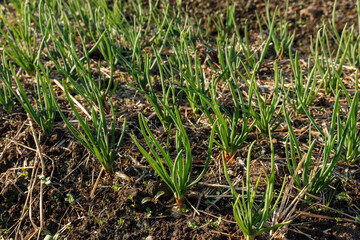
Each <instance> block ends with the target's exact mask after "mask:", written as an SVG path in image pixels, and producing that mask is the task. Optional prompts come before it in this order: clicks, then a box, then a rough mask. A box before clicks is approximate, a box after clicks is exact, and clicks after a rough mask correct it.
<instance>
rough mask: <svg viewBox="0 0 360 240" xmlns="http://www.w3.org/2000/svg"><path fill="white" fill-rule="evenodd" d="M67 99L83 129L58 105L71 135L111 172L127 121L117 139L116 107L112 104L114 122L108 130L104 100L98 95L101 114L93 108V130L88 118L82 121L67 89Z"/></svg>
mask: <svg viewBox="0 0 360 240" xmlns="http://www.w3.org/2000/svg"><path fill="white" fill-rule="evenodd" d="M65 94H66V97H67V99H68V101H69V103H70V106H71V109H72V110H73V112H74V114H75V116H76V119H77V120H78V121H79V124H80V126H81V128H82V131H80V130H79V129H78V128H77V127H76V126H75V125H74V124H72V123H71V122H70V121H69V120H68V119H67V117H66V116H65V115H64V113H63V112H62V111H61V109H60V106H59V105H58V104H57V108H58V110H59V113H60V115H61V117H62V119H63V120H64V122H65V123H66V125H67V127H68V128H69V130H70V131H71V133H72V134H73V135H74V136H75V138H76V139H77V140H78V141H79V142H80V143H81V144H82V145H83V146H84V147H85V148H86V149H87V150H88V151H89V152H91V153H92V154H93V156H95V157H96V158H97V159H98V160H99V162H100V163H101V165H102V166H103V168H104V169H105V170H106V171H110V170H111V169H112V167H113V164H114V161H115V158H116V156H117V154H118V151H119V149H120V146H121V142H122V140H123V138H124V134H125V128H126V119H125V120H124V123H123V126H122V132H121V135H120V137H118V140H116V139H117V136H116V135H117V134H116V126H117V123H116V115H115V111H114V107H113V106H112V104H111V114H112V118H113V120H112V122H111V125H110V129H109V128H108V124H107V120H106V114H105V110H104V106H103V100H102V99H101V97H100V96H99V95H97V107H98V109H99V113H97V112H96V111H95V109H94V108H92V111H91V118H92V119H91V120H92V123H93V129H92V127H91V126H90V123H89V120H88V119H87V118H86V119H85V120H83V119H82V117H81V116H80V113H79V112H78V111H77V109H76V107H75V105H74V103H73V101H72V100H71V98H70V94H69V92H68V89H67V88H65Z"/></svg>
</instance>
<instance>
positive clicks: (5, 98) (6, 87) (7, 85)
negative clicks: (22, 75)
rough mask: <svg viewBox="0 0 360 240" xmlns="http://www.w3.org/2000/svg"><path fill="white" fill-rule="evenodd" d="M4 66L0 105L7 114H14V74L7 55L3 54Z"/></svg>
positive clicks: (0, 70)
mask: <svg viewBox="0 0 360 240" xmlns="http://www.w3.org/2000/svg"><path fill="white" fill-rule="evenodd" d="M1 60H2V65H0V83H2V84H1V85H0V104H1V105H2V106H3V110H4V111H5V112H6V113H12V111H13V108H14V99H13V91H12V88H11V86H12V81H11V78H12V73H11V71H10V69H9V68H8V65H7V62H6V57H5V54H3V56H2V58H1Z"/></svg>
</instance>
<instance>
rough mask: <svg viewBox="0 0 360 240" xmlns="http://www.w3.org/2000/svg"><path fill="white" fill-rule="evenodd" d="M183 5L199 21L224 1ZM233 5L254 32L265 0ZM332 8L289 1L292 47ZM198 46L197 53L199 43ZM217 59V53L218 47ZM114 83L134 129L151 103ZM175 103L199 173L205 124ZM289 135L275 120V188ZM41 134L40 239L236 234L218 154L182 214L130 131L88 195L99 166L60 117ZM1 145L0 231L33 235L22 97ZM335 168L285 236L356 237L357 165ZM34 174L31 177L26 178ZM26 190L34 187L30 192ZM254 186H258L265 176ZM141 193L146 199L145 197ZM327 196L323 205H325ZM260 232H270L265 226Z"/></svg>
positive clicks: (349, 11)
mask: <svg viewBox="0 0 360 240" xmlns="http://www.w3.org/2000/svg"><path fill="white" fill-rule="evenodd" d="M174 5H175V3H174ZM276 5H279V6H280V9H282V11H283V9H285V3H284V1H271V3H270V7H271V9H274V8H275V6H276ZM182 6H183V7H184V8H186V7H187V8H188V10H189V11H190V13H191V15H193V16H196V17H197V18H198V19H201V20H203V23H204V27H205V25H206V24H205V22H206V21H207V19H208V17H211V18H216V17H221V16H224V14H225V13H226V1H215V0H214V1H213V0H206V1H198V0H191V1H190V0H183V1H182ZM236 6H237V13H236V18H237V20H238V21H239V22H240V23H244V21H245V19H248V25H249V31H250V32H249V35H250V38H254V39H256V38H257V37H258V32H259V29H258V25H257V23H256V15H255V12H256V11H257V12H258V14H259V16H260V17H262V16H265V2H264V1H257V0H256V1H236ZM332 10H333V2H331V1H325V0H324V1H294V2H292V1H291V3H290V6H289V19H290V23H292V24H293V25H291V26H290V27H291V28H294V26H295V24H296V37H295V42H294V49H295V50H297V51H299V53H300V55H301V56H302V57H307V56H308V54H309V53H310V38H311V36H312V37H314V36H315V35H316V33H317V31H318V29H319V28H320V27H321V22H322V21H325V22H327V21H328V20H329V19H330V18H331V13H332ZM336 11H337V14H336V21H337V23H338V27H339V29H341V28H342V27H343V26H344V25H345V24H347V25H351V24H356V23H357V14H356V5H355V4H354V2H353V1H351V0H349V1H346V0H345V1H341V0H340V1H338V3H337V7H336ZM209 34H210V35H215V34H216V29H215V27H214V26H212V27H210V31H209ZM198 50H199V53H200V54H201V51H202V50H201V49H198ZM214 58H215V59H214V61H216V54H215V57H214ZM276 58H277V56H268V59H266V60H265V62H264V64H263V66H262V69H261V71H260V73H259V75H260V79H261V82H262V83H263V85H264V86H266V85H267V81H268V80H267V76H269V75H270V74H271V73H272V66H273V64H272V63H273V60H274V59H276ZM288 64H289V62H288V61H287V60H286V59H285V58H283V59H282V60H280V61H279V66H280V67H281V68H283V70H284V74H286V69H287V68H288ZM344 74H346V72H345V73H344ZM351 74H352V73H350V72H349V75H351ZM120 85H121V86H123V87H122V89H121V90H119V91H118V92H117V93H116V94H115V96H114V97H113V101H114V106H115V107H116V111H117V112H118V113H121V115H122V116H126V117H127V119H128V121H129V123H130V124H129V126H128V128H127V131H128V132H129V133H130V132H131V131H133V132H134V134H135V135H137V136H138V137H139V138H140V137H141V134H140V133H139V131H138V130H137V126H138V125H137V121H138V116H137V114H138V113H139V112H142V113H143V114H144V115H145V116H151V115H152V113H153V112H152V110H151V109H152V108H151V105H150V104H149V103H148V102H147V101H146V99H144V98H143V97H141V96H140V95H139V93H136V91H135V90H133V89H132V88H131V87H130V86H128V85H127V83H126V82H125V81H122V82H121V83H120ZM55 91H56V93H57V94H58V96H59V97H60V104H61V105H62V107H64V108H66V105H67V103H66V101H65V99H66V98H65V95H64V93H63V92H62V91H61V90H60V89H57V88H55ZM227 97H230V94H229V93H225V94H224V99H223V100H222V101H223V103H224V105H226V101H227V99H226V98H227ZM61 99H62V100H63V101H61ZM333 102H334V99H333V98H332V97H329V96H326V95H325V94H322V93H320V94H319V97H318V98H317V99H316V101H315V102H314V104H313V106H312V107H311V112H312V113H313V114H314V115H315V116H316V118H317V120H318V119H324V122H325V123H326V121H328V119H329V116H331V109H332V105H333ZM67 107H68V106H67ZM180 110H181V114H182V116H183V118H184V119H183V120H184V124H185V125H186V130H187V132H188V134H189V137H190V141H191V143H192V149H193V154H194V159H198V162H199V164H198V165H197V162H196V161H195V163H194V166H195V169H194V171H193V173H194V175H196V174H198V173H199V172H200V171H201V166H200V167H199V165H200V163H202V162H203V161H202V160H203V159H205V158H206V151H207V145H206V144H207V142H206V140H207V137H208V136H209V133H210V125H209V124H202V125H201V124H199V122H201V119H198V117H196V116H194V115H193V114H192V113H191V111H190V110H189V109H188V108H186V107H184V108H183V109H180ZM119 122H122V119H119ZM149 125H150V126H151V129H152V130H153V131H154V133H155V134H157V136H160V137H159V138H160V139H161V140H163V141H166V131H165V133H164V131H163V130H162V128H161V123H160V122H159V120H158V119H156V117H153V118H151V120H150V122H149ZM293 125H294V128H296V129H297V130H298V131H299V132H301V131H302V129H304V128H306V126H307V125H308V121H307V120H306V117H303V116H297V117H296V118H294V119H293ZM34 128H35V132H39V131H37V129H36V126H34ZM256 131H257V130H255V128H254V130H253V132H252V133H251V134H250V136H249V139H248V141H247V142H252V141H253V140H258V141H257V143H256V144H255V147H254V149H253V153H252V158H251V159H253V161H252V163H251V176H252V183H255V182H256V180H257V178H258V177H259V176H260V175H261V174H262V175H264V174H263V172H264V171H265V172H269V166H270V147H269V146H270V145H269V142H268V140H267V139H261V138H260V139H259V137H258V136H259V134H258V133H257V132H256ZM286 136H287V128H286V125H284V126H282V125H281V126H280V127H279V129H278V130H277V131H276V132H275V133H274V143H275V149H276V179H277V180H276V181H277V182H276V188H280V187H281V183H282V181H283V179H284V176H285V175H288V174H289V173H288V171H287V167H286V160H285V152H284V145H283V143H284V140H285V138H286ZM36 137H37V135H36ZM307 140H308V139H307V137H306V136H304V139H301V138H300V141H303V142H304V143H306V142H307ZM39 142H40V143H41V144H40V150H41V153H42V156H43V159H44V161H45V163H46V164H45V165H46V169H44V175H45V176H50V179H51V182H50V183H49V184H48V185H46V186H45V187H44V192H43V193H42V195H43V199H42V200H41V201H43V207H44V219H45V222H44V226H43V227H44V231H43V232H42V233H41V235H40V239H43V238H45V235H46V233H47V234H51V235H55V234H56V233H58V234H59V239H147V240H150V239H174V240H175V239H243V236H242V233H241V231H240V230H239V228H238V226H237V224H236V222H235V219H234V217H233V215H232V207H231V202H232V201H233V199H232V198H230V196H229V195H230V192H229V191H228V188H226V185H227V182H226V180H225V178H224V176H223V173H222V170H221V161H213V162H212V163H211V166H210V169H209V171H208V172H209V174H206V175H205V177H204V178H203V180H202V181H201V182H200V183H199V184H198V185H197V186H196V187H194V188H193V189H191V191H190V193H189V195H188V197H187V200H188V202H187V203H186V206H187V208H188V211H187V212H184V213H179V212H177V211H175V210H173V204H174V199H172V194H171V193H169V190H168V189H167V188H166V186H164V185H163V184H162V183H161V182H160V180H159V178H158V177H156V175H155V173H154V171H153V170H152V169H151V167H150V166H149V164H148V163H147V162H146V160H144V159H143V158H142V157H141V155H140V152H139V151H138V149H137V148H136V146H135V144H134V143H133V141H132V140H131V138H130V137H129V135H126V136H125V139H124V141H123V144H122V147H121V149H120V154H119V155H120V157H119V158H118V159H117V160H116V162H115V164H114V171H113V172H110V173H103V177H102V178H101V180H100V183H99V185H98V187H97V190H96V192H95V197H94V198H93V199H92V198H91V197H90V192H91V190H92V187H93V186H94V183H95V181H96V179H97V177H98V174H99V172H100V169H101V165H100V163H99V162H97V161H96V160H95V159H94V158H93V157H92V156H91V155H90V154H89V153H88V152H87V151H86V149H85V148H84V147H82V146H81V145H80V143H78V142H77V141H76V140H75V138H74V137H72V136H71V134H70V132H69V131H67V130H66V128H64V125H63V122H62V119H61V117H60V116H57V118H56V120H55V129H54V132H53V133H52V134H51V136H45V135H42V136H40V138H39ZM0 150H1V151H0V230H1V231H3V232H0V238H1V236H2V237H3V238H5V239H7V238H9V239H10V238H11V237H13V236H14V235H15V233H16V234H17V236H18V239H30V238H32V239H35V238H36V236H38V232H37V230H36V229H37V228H36V226H40V222H39V205H40V198H39V189H40V184H39V181H36V179H34V176H37V175H38V171H40V170H39V168H37V167H36V166H37V165H36V164H39V163H38V162H39V161H40V160H39V158H38V157H36V156H37V155H36V151H37V146H36V143H35V140H34V133H33V131H32V129H31V126H30V123H29V119H28V117H27V115H26V112H24V111H23V110H22V108H21V106H20V105H19V104H18V105H17V106H16V110H15V112H14V113H13V114H11V115H5V114H3V115H2V116H1V119H0ZM247 150H248V147H244V148H243V149H242V150H241V151H240V152H239V153H238V154H237V155H236V159H235V161H234V164H233V165H232V166H230V169H229V172H230V174H231V176H232V177H234V178H235V177H236V176H245V164H244V163H245V161H246V154H247ZM318 150H319V151H320V149H318ZM217 151H218V150H216V149H214V151H213V153H212V156H213V158H214V159H218V157H219V152H217ZM337 174H338V175H339V176H346V177H347V178H348V179H349V180H348V181H346V182H344V181H340V180H336V181H335V182H334V183H333V184H332V187H333V188H332V189H331V191H333V194H330V197H329V194H328V195H326V197H325V196H324V198H322V199H320V200H319V203H318V205H316V204H314V205H311V206H310V205H309V204H306V203H301V204H299V205H298V207H297V214H298V215H297V217H296V218H295V219H294V220H293V222H292V223H291V224H290V225H289V226H287V227H286V228H284V229H282V232H281V233H280V236H281V237H283V239H360V227H359V225H357V224H355V223H354V221H352V220H351V219H350V220H349V218H348V217H347V215H346V214H348V215H351V216H354V212H353V211H352V209H351V207H350V206H360V194H359V191H360V172H359V168H358V166H353V167H349V166H347V165H345V164H343V165H341V164H340V165H339V167H338V168H337ZM261 182H263V181H261ZM33 183H35V185H34V186H31V187H30V185H31V184H33ZM29 189H31V191H32V192H31V194H28V191H29ZM259 189H260V190H261V189H264V184H263V183H262V185H261V184H260V186H259ZM159 191H164V192H165V194H164V195H162V196H161V197H160V198H159V199H156V198H155V196H156V194H157V193H158V192H159ZM340 193H345V197H344V198H339V197H337V196H343V195H341V194H340ZM29 196H30V197H29ZM329 198H330V199H329ZM144 199H147V200H148V201H146V202H145V201H144ZM327 200H329V206H328V208H324V207H323V206H324V205H326V204H327ZM301 213H304V214H301ZM5 230H6V231H5ZM258 239H267V235H264V236H260V237H258Z"/></svg>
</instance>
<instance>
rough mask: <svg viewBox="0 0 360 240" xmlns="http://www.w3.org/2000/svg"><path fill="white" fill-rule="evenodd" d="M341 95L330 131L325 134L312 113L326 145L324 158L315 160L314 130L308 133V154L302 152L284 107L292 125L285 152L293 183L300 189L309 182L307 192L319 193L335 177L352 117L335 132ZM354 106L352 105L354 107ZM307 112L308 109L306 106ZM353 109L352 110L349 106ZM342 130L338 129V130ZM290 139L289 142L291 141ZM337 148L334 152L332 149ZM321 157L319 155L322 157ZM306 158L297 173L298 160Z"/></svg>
mask: <svg viewBox="0 0 360 240" xmlns="http://www.w3.org/2000/svg"><path fill="white" fill-rule="evenodd" d="M339 96H340V93H338V94H337V96H336V101H335V105H334V110H333V116H332V120H331V125H330V131H329V133H328V134H325V133H324V131H323V130H322V129H321V128H320V127H319V126H318V125H317V124H316V123H315V121H314V120H313V119H312V117H311V116H310V115H308V116H309V118H310V121H311V122H312V123H313V125H314V126H315V128H316V129H317V130H318V131H319V132H320V134H321V135H322V137H323V138H324V139H325V146H324V149H323V152H322V154H321V158H322V160H321V161H319V162H313V155H312V154H313V150H314V146H315V140H313V141H311V133H309V137H310V139H309V145H310V146H309V148H308V151H307V153H306V154H303V153H302V152H301V150H300V147H299V143H298V140H297V138H296V136H295V132H294V130H293V128H292V126H291V119H290V116H289V114H288V113H287V112H286V109H285V108H284V114H285V118H286V121H287V123H288V128H289V137H288V139H287V140H286V144H285V153H286V159H287V165H288V169H289V171H290V174H291V175H294V176H295V179H294V183H295V186H296V187H297V188H299V189H303V188H304V187H306V186H308V189H307V193H309V194H312V195H317V194H319V193H320V192H321V191H323V190H324V189H326V188H327V187H328V186H329V184H330V183H331V182H332V181H333V179H334V177H335V176H334V174H333V173H334V170H335V167H336V166H337V164H338V162H339V158H340V157H341V153H342V150H343V146H344V143H345V139H346V137H347V133H348V131H349V126H350V123H351V120H350V119H348V120H347V121H346V124H345V125H344V126H343V128H341V130H342V131H341V135H339V136H338V137H337V136H336V134H335V124H336V121H337V120H338V114H339ZM353 107H354V106H352V108H353ZM304 110H305V112H306V113H307V114H308V111H307V110H306V109H304ZM350 111H351V110H350ZM338 134H339V133H338ZM289 139H290V144H289ZM336 140H338V143H337V145H335V143H336ZM288 145H290V153H289V150H288ZM333 152H334V153H333ZM319 159H320V157H319ZM300 161H304V162H303V164H302V171H301V172H300V171H299V172H297V173H295V172H294V171H295V169H297V167H298V165H299V162H300Z"/></svg>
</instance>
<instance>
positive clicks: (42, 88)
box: [5, 61, 56, 135]
mask: <svg viewBox="0 0 360 240" xmlns="http://www.w3.org/2000/svg"><path fill="white" fill-rule="evenodd" d="M5 63H6V61H5ZM5 67H6V68H10V69H11V72H12V76H13V77H14V79H15V82H16V85H17V87H18V91H16V92H15V91H14V90H13V93H14V95H15V96H16V98H17V99H18V101H19V102H20V104H21V106H22V107H23V108H24V109H25V111H26V112H27V113H28V114H29V115H30V117H31V118H32V119H33V120H34V122H35V123H36V124H37V125H38V126H39V127H40V128H41V130H42V131H43V132H44V133H45V134H46V135H49V134H50V133H51V132H52V128H53V123H54V120H55V114H56V104H55V97H54V96H53V94H52V91H53V89H52V85H51V83H50V78H49V72H48V70H45V69H44V67H43V66H42V64H41V63H40V61H39V62H38V66H35V72H36V76H35V78H36V88H35V98H34V101H35V106H33V105H32V104H31V99H30V98H29V97H28V95H27V94H26V92H25V90H24V88H23V86H22V85H21V83H20V80H19V78H18V77H17V76H16V70H15V67H14V66H13V65H12V64H7V63H6V64H5ZM40 70H41V71H40ZM7 84H8V88H11V83H10V82H8V83H7ZM11 89H12V88H11Z"/></svg>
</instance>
